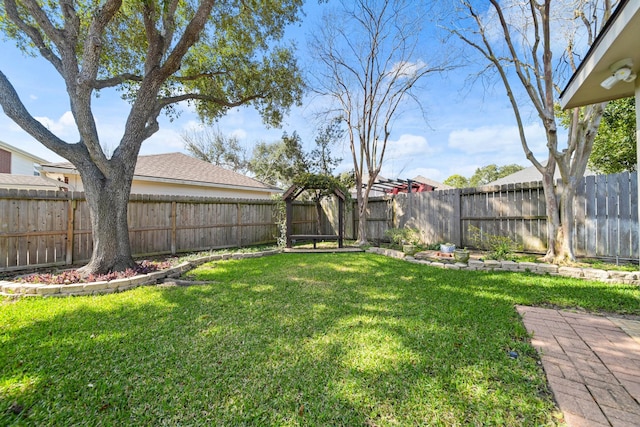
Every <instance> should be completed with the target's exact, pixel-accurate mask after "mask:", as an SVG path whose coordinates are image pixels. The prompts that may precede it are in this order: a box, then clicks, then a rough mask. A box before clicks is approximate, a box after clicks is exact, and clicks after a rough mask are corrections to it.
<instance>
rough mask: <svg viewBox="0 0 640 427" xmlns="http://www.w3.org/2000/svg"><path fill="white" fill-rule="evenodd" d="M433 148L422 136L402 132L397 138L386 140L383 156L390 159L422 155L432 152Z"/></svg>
mask: <svg viewBox="0 0 640 427" xmlns="http://www.w3.org/2000/svg"><path fill="white" fill-rule="evenodd" d="M433 151H434V149H433V148H432V147H431V146H430V145H429V142H428V141H427V139H426V138H425V137H424V136H421V135H411V134H402V135H400V138H398V139H397V140H389V141H388V142H387V151H386V153H385V158H387V159H390V160H398V159H405V158H409V157H415V156H424V155H428V154H431V153H433Z"/></svg>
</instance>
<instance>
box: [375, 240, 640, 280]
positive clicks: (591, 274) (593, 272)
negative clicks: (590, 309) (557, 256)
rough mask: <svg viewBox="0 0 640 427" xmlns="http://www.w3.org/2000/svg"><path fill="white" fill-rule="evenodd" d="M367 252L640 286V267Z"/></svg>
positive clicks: (444, 265) (463, 266)
mask: <svg viewBox="0 0 640 427" xmlns="http://www.w3.org/2000/svg"><path fill="white" fill-rule="evenodd" d="M367 252H369V253H374V254H379V255H385V256H389V257H393V258H399V259H404V260H405V261H408V262H411V263H414V264H424V265H430V266H432V267H439V268H448V269H451V270H480V271H519V272H529V273H535V274H549V275H551V276H563V277H573V278H577V279H585V280H597V281H599V282H605V283H622V284H627V285H638V286H640V271H616V270H598V269H595V268H579V267H559V266H557V265H555V264H538V263H535V262H514V261H494V260H486V261H479V260H473V259H471V260H469V263H468V264H464V263H461V262H456V263H446V262H441V261H433V260H430V259H429V256H428V254H424V255H422V256H421V253H420V252H419V253H417V254H415V255H414V256H409V255H406V254H405V253H404V252H401V251H397V250H394V249H386V248H377V247H372V248H369V249H368V250H367Z"/></svg>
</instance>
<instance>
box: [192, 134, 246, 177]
mask: <svg viewBox="0 0 640 427" xmlns="http://www.w3.org/2000/svg"><path fill="white" fill-rule="evenodd" d="M182 141H183V142H184V148H186V149H187V151H188V152H189V153H191V155H192V156H193V157H195V158H196V159H200V160H203V161H205V162H208V163H211V164H214V165H216V166H222V167H224V168H226V169H230V170H232V171H234V172H238V173H246V172H247V168H248V160H247V152H246V150H245V149H244V147H242V145H240V141H239V140H238V138H236V137H235V136H225V135H223V134H222V133H221V132H220V130H215V131H214V130H213V129H211V128H210V127H207V128H204V129H201V130H195V129H193V130H191V131H185V132H184V133H183V134H182Z"/></svg>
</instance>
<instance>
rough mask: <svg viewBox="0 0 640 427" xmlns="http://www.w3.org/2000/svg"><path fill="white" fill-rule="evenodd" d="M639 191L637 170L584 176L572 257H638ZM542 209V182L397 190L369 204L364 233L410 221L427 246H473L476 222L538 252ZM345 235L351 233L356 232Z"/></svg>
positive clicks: (542, 245) (378, 233)
mask: <svg viewBox="0 0 640 427" xmlns="http://www.w3.org/2000/svg"><path fill="white" fill-rule="evenodd" d="M558 185H560V184H558ZM637 191H638V176H637V173H635V172H633V173H628V172H625V173H620V174H613V175H595V176H587V177H585V178H583V179H582V181H581V182H580V184H579V186H578V191H577V194H576V197H575V199H574V218H573V223H572V228H573V230H574V247H575V251H576V255H578V256H584V257H598V258H618V259H622V260H637V259H638V256H639V253H640V251H639V250H638V199H637V194H638V192H637ZM545 206H546V203H545V198H544V191H543V188H542V183H541V182H531V183H523V184H509V185H503V186H493V187H480V188H466V189H456V190H443V191H434V192H425V193H414V194H399V195H396V196H394V197H393V198H378V199H372V200H371V201H370V203H369V213H370V219H369V220H368V222H367V224H368V237H369V239H370V240H376V239H384V238H385V235H384V232H385V231H386V230H387V229H389V228H392V227H404V226H405V225H411V226H413V227H416V228H418V229H420V230H421V232H422V233H423V240H424V241H425V242H427V243H434V242H443V241H451V242H452V243H455V244H457V245H458V246H469V247H471V246H473V242H472V241H471V239H470V235H469V226H475V227H477V228H479V229H480V230H481V231H482V233H485V234H492V235H498V236H506V237H510V238H511V239H513V240H514V241H516V242H518V243H520V244H521V245H522V247H523V249H524V250H525V251H528V252H534V253H536V252H537V253H540V252H545V251H546V245H547V217H546V211H545ZM351 212H352V215H353V212H354V210H351ZM352 221H353V224H354V225H353V226H352V228H351V230H357V218H353V217H352ZM349 237H351V238H355V232H353V234H351V235H349Z"/></svg>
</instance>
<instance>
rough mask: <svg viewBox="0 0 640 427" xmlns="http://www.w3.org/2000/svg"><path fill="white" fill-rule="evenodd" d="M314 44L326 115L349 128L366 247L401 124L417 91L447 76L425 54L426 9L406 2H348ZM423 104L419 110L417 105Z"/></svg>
mask: <svg viewBox="0 0 640 427" xmlns="http://www.w3.org/2000/svg"><path fill="white" fill-rule="evenodd" d="M340 4H341V6H342V7H341V10H340V12H339V13H337V14H335V15H327V16H325V17H324V20H323V24H322V27H321V28H320V29H318V31H317V32H316V34H315V36H314V38H313V39H312V41H311V49H312V51H313V52H314V55H315V57H316V58H317V61H318V68H317V69H315V70H314V71H313V79H314V81H312V82H311V86H312V88H313V90H314V91H315V92H317V93H318V94H319V95H320V96H322V97H324V98H325V99H327V101H328V104H327V105H328V107H327V111H326V113H327V114H328V115H332V116H334V115H336V114H337V115H339V116H340V117H342V119H343V122H344V124H345V125H346V133H347V138H348V140H349V145H350V149H351V157H352V160H353V166H354V175H355V182H356V191H357V193H356V194H357V201H358V219H359V225H358V244H361V245H362V244H366V243H367V234H366V232H367V228H366V218H367V204H368V198H369V192H370V189H371V186H372V184H373V183H374V182H375V180H376V179H377V177H378V174H379V173H380V169H381V167H382V163H383V161H384V157H385V151H386V148H387V142H388V140H389V136H390V135H391V130H392V125H393V120H394V118H396V117H398V115H399V114H400V113H401V112H402V110H403V109H405V108H406V107H407V104H408V102H409V101H417V99H416V98H415V97H414V92H413V91H412V88H414V87H415V85H416V84H418V83H419V81H420V80H421V79H422V78H423V77H424V76H425V75H427V74H429V73H433V72H436V71H442V70H443V69H444V68H443V67H440V66H433V65H429V64H427V63H426V62H425V60H426V58H421V57H420V56H419V55H420V53H419V52H418V47H419V46H420V43H419V42H420V41H421V40H420V36H421V34H422V29H421V26H422V25H423V24H424V22H425V21H426V19H425V16H424V15H423V14H422V13H420V11H419V6H420V5H419V4H416V3H415V2H407V1H401V0H397V1H396V0H355V1H346V0H345V1H342V2H341V3H340ZM418 105H419V104H418Z"/></svg>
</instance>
